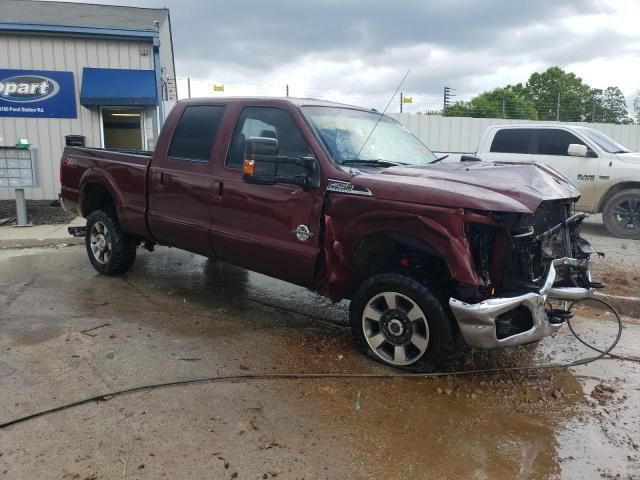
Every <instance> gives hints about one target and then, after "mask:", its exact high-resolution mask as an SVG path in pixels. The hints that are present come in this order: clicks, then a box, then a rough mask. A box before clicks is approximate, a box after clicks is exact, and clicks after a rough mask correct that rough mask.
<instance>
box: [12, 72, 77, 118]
mask: <svg viewBox="0 0 640 480" xmlns="http://www.w3.org/2000/svg"><path fill="white" fill-rule="evenodd" d="M0 117H36V118H76V117H77V111H76V91H75V83H74V80H73V73H71V72H48V71H40V70H0Z"/></svg>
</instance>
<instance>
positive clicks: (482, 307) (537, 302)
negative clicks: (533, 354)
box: [449, 258, 591, 348]
mask: <svg viewBox="0 0 640 480" xmlns="http://www.w3.org/2000/svg"><path fill="white" fill-rule="evenodd" d="M564 265H571V266H573V267H578V268H585V269H587V270H588V269H589V261H588V260H577V259H574V258H562V259H558V260H555V261H554V262H553V263H552V264H551V265H550V268H549V272H548V274H547V278H546V279H545V282H544V285H543V287H542V288H541V289H540V291H539V292H530V293H526V294H524V295H519V296H516V297H503V298H490V299H488V300H485V301H483V302H480V303H475V304H469V303H465V302H462V301H460V300H457V299H455V298H451V299H450V300H449V306H450V308H451V311H452V312H453V315H454V317H455V318H456V321H457V322H458V326H459V327H460V331H461V332H462V335H463V337H464V339H465V341H466V342H467V344H468V345H469V346H471V347H476V348H499V347H512V346H515V345H524V344H527V343H531V342H535V341H538V340H541V339H542V338H544V337H547V336H549V335H551V334H553V333H555V332H557V331H558V330H560V329H561V328H562V327H563V326H564V325H565V322H559V323H558V322H553V323H552V322H551V321H550V318H549V315H548V313H547V310H546V301H547V298H548V297H554V298H558V299H562V300H567V301H576V300H582V299H584V298H587V297H588V296H589V295H590V294H591V290H590V289H588V288H579V287H554V283H555V281H556V267H559V266H564ZM523 312H524V313H523ZM515 315H519V316H520V318H522V317H523V315H524V317H525V318H526V317H527V315H530V324H531V327H530V328H528V329H526V330H524V331H520V332H518V333H514V334H512V335H498V328H497V322H498V321H502V320H505V321H509V317H510V316H515Z"/></svg>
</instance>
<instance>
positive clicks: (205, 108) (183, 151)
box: [168, 105, 224, 163]
mask: <svg viewBox="0 0 640 480" xmlns="http://www.w3.org/2000/svg"><path fill="white" fill-rule="evenodd" d="M223 115H224V107H221V106H215V105H196V106H193V107H187V108H186V109H185V110H184V112H183V113H182V117H180V120H179V121H178V125H177V126H176V130H175V132H174V133H173V138H172V139H171V146H170V147H169V155H168V156H169V158H171V159H173V160H186V161H193V162H204V163H206V162H208V161H209V156H210V155H211V149H212V148H213V144H214V142H215V140H216V134H217V133H218V127H220V122H221V121H222V116H223Z"/></svg>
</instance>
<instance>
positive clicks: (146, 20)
mask: <svg viewBox="0 0 640 480" xmlns="http://www.w3.org/2000/svg"><path fill="white" fill-rule="evenodd" d="M168 15H169V10H168V9H166V8H138V7H123V6H116V5H96V4H87V3H70V2H41V1H33V0H0V19H1V20H0V22H2V23H17V24H26V25H59V26H69V27H89V28H114V29H123V30H148V31H154V30H155V27H154V24H153V22H154V21H156V20H157V21H159V22H160V23H163V22H164V21H165V20H166V18H167V17H168Z"/></svg>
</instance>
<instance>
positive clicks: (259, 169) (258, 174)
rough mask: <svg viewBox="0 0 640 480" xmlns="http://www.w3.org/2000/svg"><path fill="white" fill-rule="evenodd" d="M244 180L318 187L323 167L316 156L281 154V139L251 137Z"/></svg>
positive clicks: (267, 183)
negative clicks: (319, 164) (279, 148)
mask: <svg viewBox="0 0 640 480" xmlns="http://www.w3.org/2000/svg"><path fill="white" fill-rule="evenodd" d="M243 172H244V175H243V179H244V181H245V182H247V183H253V184H258V185H274V184H276V183H287V184H290V185H298V186H300V187H304V188H307V187H318V186H319V185H320V168H319V166H318V160H317V159H316V158H315V157H312V156H310V157H287V156H280V155H278V140H277V139H275V138H269V137H250V138H249V139H247V141H246V145H245V150H244V163H243Z"/></svg>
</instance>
